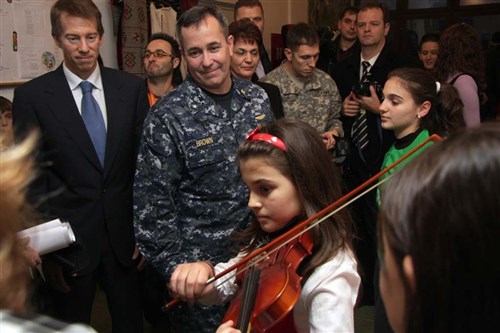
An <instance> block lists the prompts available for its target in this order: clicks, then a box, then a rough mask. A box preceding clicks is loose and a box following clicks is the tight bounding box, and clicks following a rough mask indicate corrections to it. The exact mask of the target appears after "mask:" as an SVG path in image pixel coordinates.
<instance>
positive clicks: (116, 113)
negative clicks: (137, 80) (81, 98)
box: [101, 67, 127, 178]
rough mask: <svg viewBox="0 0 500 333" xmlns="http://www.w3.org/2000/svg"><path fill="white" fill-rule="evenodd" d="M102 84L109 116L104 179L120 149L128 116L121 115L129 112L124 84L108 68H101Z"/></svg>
mask: <svg viewBox="0 0 500 333" xmlns="http://www.w3.org/2000/svg"><path fill="white" fill-rule="evenodd" d="M101 76H102V84H103V87H104V96H105V99H106V110H107V116H108V131H107V137H106V156H105V159H104V178H105V177H106V176H107V174H108V173H109V170H110V169H111V166H112V164H113V160H114V159H115V157H116V154H117V152H118V151H119V149H120V140H121V135H122V133H121V132H120V129H122V131H123V126H122V123H123V122H124V119H125V117H126V115H123V114H121V113H122V112H124V111H125V110H127V105H126V102H125V100H124V99H123V98H122V97H121V95H120V89H121V87H122V84H123V82H120V81H118V80H115V78H114V77H113V76H112V75H109V71H108V70H107V69H106V68H103V67H101Z"/></svg>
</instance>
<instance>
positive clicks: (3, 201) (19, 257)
mask: <svg viewBox="0 0 500 333" xmlns="http://www.w3.org/2000/svg"><path fill="white" fill-rule="evenodd" d="M37 138H38V135H36V134H31V135H30V136H28V137H27V138H26V139H25V140H24V141H23V142H21V143H20V144H19V145H16V146H13V147H12V148H9V149H7V150H4V151H1V152H0V290H1V292H0V309H10V310H12V311H15V312H23V311H24V310H25V301H26V295H27V282H28V281H27V279H28V275H27V269H28V266H27V265H25V264H24V263H25V258H24V256H23V254H22V247H21V245H20V242H19V239H18V237H17V236H16V233H17V232H18V231H19V230H20V229H21V224H22V222H23V221H24V220H25V218H26V216H27V215H28V214H29V213H28V212H29V211H30V209H29V208H28V206H27V205H26V202H25V196H26V188H27V185H28V183H29V181H30V179H31V175H32V173H33V172H32V170H33V163H34V162H33V158H32V152H33V149H34V147H35V144H36V141H37Z"/></svg>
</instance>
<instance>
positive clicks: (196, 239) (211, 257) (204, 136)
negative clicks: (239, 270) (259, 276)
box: [134, 77, 273, 333]
mask: <svg viewBox="0 0 500 333" xmlns="http://www.w3.org/2000/svg"><path fill="white" fill-rule="evenodd" d="M231 89H232V100H231V110H226V109H224V108H222V107H221V106H220V105H218V104H216V103H215V102H214V100H213V99H212V98H211V97H210V96H209V95H208V94H207V93H205V92H204V91H203V90H202V89H201V88H200V87H198V86H197V85H196V83H195V82H194V81H193V80H192V78H191V77H187V78H186V80H185V81H184V82H183V83H182V84H181V85H180V86H179V87H177V88H176V89H174V90H173V91H171V92H170V93H169V94H167V95H166V96H164V97H163V98H161V99H160V100H159V101H158V102H157V103H156V104H155V106H153V108H152V109H151V111H150V112H149V114H148V117H147V118H146V122H145V125H144V132H143V137H142V142H141V147H140V151H139V157H138V162H137V171H136V175H135V185H134V215H135V219H134V225H135V233H136V238H137V243H138V246H139V249H140V251H141V253H142V254H144V256H145V257H146V259H147V260H148V261H149V262H150V263H151V264H152V265H153V266H154V267H155V268H156V269H157V270H158V271H159V272H161V273H162V274H163V276H164V277H165V278H166V279H167V281H168V280H169V279H170V275H171V274H172V273H173V271H174V269H175V267H176V266H177V265H179V264H181V263H186V262H195V261H203V260H208V261H210V262H211V263H213V264H214V265H215V264H217V263H219V262H223V261H227V260H228V259H229V258H230V257H231V253H230V252H229V251H228V244H229V243H230V236H231V234H232V233H233V231H234V230H235V228H238V227H246V226H247V225H248V223H249V222H250V218H251V212H250V210H249V209H248V208H247V198H248V195H247V194H248V193H247V189H246V186H245V185H244V183H243V181H242V179H241V175H240V173H239V171H238V167H237V164H236V150H237V148H238V146H239V145H240V144H241V143H242V142H243V141H244V140H245V137H246V135H247V134H248V133H249V132H251V131H252V130H253V129H254V128H255V127H257V126H258V125H259V124H263V123H265V122H269V121H273V116H272V113H271V110H270V104H269V99H268V97H267V95H266V94H265V92H264V91H263V90H262V89H261V88H260V87H258V86H256V85H253V84H251V83H250V82H246V81H242V80H239V79H237V78H233V84H232V88H231ZM224 310H225V307H221V306H217V307H206V306H203V305H200V304H195V305H187V304H182V305H178V306H176V307H175V308H174V309H172V310H171V311H170V312H169V316H170V319H171V320H170V321H171V324H172V325H173V326H174V327H173V328H174V332H211V333H213V332H215V329H216V327H218V325H220V323H221V321H222V315H223V313H224ZM176 326H177V327H176Z"/></svg>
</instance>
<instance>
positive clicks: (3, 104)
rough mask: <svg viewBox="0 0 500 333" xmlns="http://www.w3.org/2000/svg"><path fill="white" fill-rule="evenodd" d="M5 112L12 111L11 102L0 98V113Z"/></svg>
mask: <svg viewBox="0 0 500 333" xmlns="http://www.w3.org/2000/svg"><path fill="white" fill-rule="evenodd" d="M5 111H12V102H11V101H10V100H8V99H7V98H5V97H3V96H0V113H4V112H5Z"/></svg>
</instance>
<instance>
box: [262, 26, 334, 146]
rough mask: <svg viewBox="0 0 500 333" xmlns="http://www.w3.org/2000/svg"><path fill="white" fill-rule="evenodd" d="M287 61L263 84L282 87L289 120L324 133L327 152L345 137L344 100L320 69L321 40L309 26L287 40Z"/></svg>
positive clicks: (295, 29) (296, 28)
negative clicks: (336, 140)
mask: <svg viewBox="0 0 500 333" xmlns="http://www.w3.org/2000/svg"><path fill="white" fill-rule="evenodd" d="M286 42H287V44H286V45H287V48H285V56H286V58H287V61H285V62H284V63H283V64H282V65H281V66H280V67H278V68H276V69H275V70H273V71H272V72H271V73H269V74H267V75H266V76H264V77H263V78H262V79H261V81H263V82H268V83H271V84H274V85H275V86H278V88H279V89H280V92H281V98H282V100H283V109H284V111H285V117H287V118H296V119H301V120H303V121H305V122H307V123H309V124H310V125H311V126H313V127H314V128H316V130H318V131H319V133H321V136H322V137H323V140H324V141H325V144H326V147H327V149H332V148H333V147H334V146H335V137H334V136H342V135H343V130H342V122H341V121H340V119H339V118H340V108H341V103H342V102H341V99H340V94H339V91H338V89H337V85H336V84H335V81H333V80H332V78H331V77H330V76H329V75H328V74H326V73H324V72H322V71H321V70H319V69H316V62H317V61H318V57H319V37H318V33H317V32H316V30H314V29H313V28H312V27H311V26H310V25H308V24H306V23H298V24H296V25H294V26H293V27H292V28H291V29H290V30H289V31H288V33H287V36H286Z"/></svg>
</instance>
